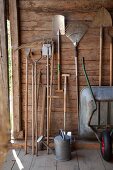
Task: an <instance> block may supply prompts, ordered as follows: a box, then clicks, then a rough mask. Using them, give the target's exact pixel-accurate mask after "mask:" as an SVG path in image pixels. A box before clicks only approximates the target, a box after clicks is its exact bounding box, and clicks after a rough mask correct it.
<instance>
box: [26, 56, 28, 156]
mask: <svg viewBox="0 0 113 170" xmlns="http://www.w3.org/2000/svg"><path fill="white" fill-rule="evenodd" d="M27 135H28V58H27V57H26V100H25V154H27Z"/></svg>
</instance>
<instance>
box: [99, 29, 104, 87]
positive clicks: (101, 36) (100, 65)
mask: <svg viewBox="0 0 113 170" xmlns="http://www.w3.org/2000/svg"><path fill="white" fill-rule="evenodd" d="M102 50H103V27H102V26H101V27H100V63H99V86H101V85H102Z"/></svg>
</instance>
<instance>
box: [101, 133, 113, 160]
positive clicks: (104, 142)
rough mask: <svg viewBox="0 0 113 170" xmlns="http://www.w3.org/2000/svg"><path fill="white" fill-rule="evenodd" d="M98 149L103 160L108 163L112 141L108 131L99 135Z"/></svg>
mask: <svg viewBox="0 0 113 170" xmlns="http://www.w3.org/2000/svg"><path fill="white" fill-rule="evenodd" d="M100 149H101V154H102V157H103V159H104V160H106V161H110V159H111V156H112V140H111V136H110V132H109V131H108V130H105V131H103V132H102V134H101V145H100Z"/></svg>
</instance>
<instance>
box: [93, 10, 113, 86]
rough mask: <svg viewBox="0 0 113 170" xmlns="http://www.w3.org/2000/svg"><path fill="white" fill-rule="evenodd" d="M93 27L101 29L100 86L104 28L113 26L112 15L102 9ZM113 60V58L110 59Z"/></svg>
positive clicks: (100, 82) (100, 81) (100, 83)
mask: <svg viewBox="0 0 113 170" xmlns="http://www.w3.org/2000/svg"><path fill="white" fill-rule="evenodd" d="M92 26H93V27H99V28H100V64H99V86H101V85H102V49H103V27H109V26H112V18H111V15H110V13H109V12H108V11H107V10H106V9H105V8H104V7H102V8H100V10H99V11H98V12H97V14H96V16H95V18H94V21H93V23H92ZM110 58H112V57H110Z"/></svg>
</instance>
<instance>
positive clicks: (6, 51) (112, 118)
mask: <svg viewBox="0 0 113 170" xmlns="http://www.w3.org/2000/svg"><path fill="white" fill-rule="evenodd" d="M112 18H113V1H112V0H104V1H101V0H79V1H78V0H61V1H56V0H48V1H46V0H32V1H30V0H0V98H1V99H0V100H1V101H0V105H1V107H0V115H1V120H0V124H1V126H0V131H1V132H0V133H1V135H0V136H1V137H0V143H1V146H2V150H3V152H4V150H5V149H6V144H7V141H9V140H10V139H11V138H12V139H13V140H14V141H16V143H15V142H14V144H12V145H13V146H16V147H20V146H21V147H24V149H25V153H27V152H28V148H29V147H32V154H35V153H36V152H38V149H39V148H38V146H37V139H38V137H39V136H44V137H45V142H46V143H47V144H48V145H50V146H53V142H51V140H52V139H53V138H54V137H55V136H57V135H58V134H59V130H60V133H61V135H63V134H64V136H65V132H63V131H62V130H64V131H66V132H70V133H71V137H72V138H73V139H74V142H73V143H74V148H77V147H80V146H81V145H79V142H78V144H77V143H76V141H79V140H80V141H82V140H84V139H87V140H88V142H89V141H90V142H91V143H92V138H95V137H94V135H92V134H93V133H92V130H89V129H90V127H89V126H88V125H89V122H88V121H89V119H90V115H89V114H90V113H89V112H90V111H89V110H88V109H89V108H90V107H94V106H92V105H91V102H92V100H93V99H91V101H89V103H88V104H87V103H85V102H87V99H86V98H87V95H91V94H89V93H90V92H89V89H88V92H84V90H85V89H86V87H87V86H88V85H87V81H86V78H85V75H84V70H83V67H82V66H83V58H84V60H85V66H86V71H87V74H88V78H89V81H90V85H91V86H93V87H99V88H100V89H101V94H105V95H106V96H104V97H103V96H102V97H101V99H100V98H99V97H100V96H101V94H100V93H99V92H98V89H97V92H96V90H94V91H93V92H94V97H95V95H96V97H97V100H98V101H96V102H97V110H96V111H97V112H96V116H97V117H98V118H99V120H97V118H94V120H93V123H95V122H96V121H97V124H99V125H101V128H103V124H104V123H105V124H107V125H106V127H107V128H109V125H111V124H112V122H113V111H112V110H113V103H112V101H113V99H112V96H113V95H112V94H113V90H112V86H113V59H112V58H113V57H112V55H113V50H112V48H113V47H112V37H113V27H112ZM105 88H107V89H105ZM105 91H106V93H104V92H105ZM98 94H99V97H98ZM82 95H83V96H82ZM82 97H83V99H84V101H83V99H82ZM96 97H95V98H96ZM88 100H89V99H88ZM100 100H102V101H100ZM108 100H109V101H108ZM81 103H82V104H81ZM83 106H84V107H83ZM9 110H10V111H9ZM99 111H100V115H99V116H98V112H99ZM9 112H10V113H9ZM103 112H105V113H103ZM107 112H109V113H110V114H109V116H108V117H106V114H107ZM85 113H87V114H88V115H86V116H85ZM88 116H89V117H88ZM9 119H10V123H9ZM85 123H86V124H85ZM90 123H91V122H90ZM97 124H96V126H97ZM96 128H97V129H96V130H98V127H96ZM9 129H10V130H9ZM81 129H82V130H81ZM87 129H88V130H87ZM93 130H94V128H93ZM9 131H11V135H10V133H9ZM89 131H90V132H89ZM90 133H91V137H90ZM3 135H4V138H2V136H3ZM88 135H89V136H88ZM10 136H11V137H10ZM3 139H4V140H3ZM20 141H21V142H20ZM90 142H89V143H90ZM89 143H88V145H90V144H89ZM88 145H87V142H86V143H83V146H82V147H89V146H88ZM96 146H97V145H96V144H95V143H93V144H92V145H91V147H96ZM3 148H4V149H3ZM36 150H37V151H36ZM47 150H48V149H47ZM3 152H1V153H0V154H3Z"/></svg>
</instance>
